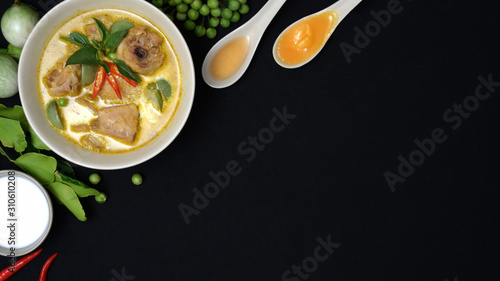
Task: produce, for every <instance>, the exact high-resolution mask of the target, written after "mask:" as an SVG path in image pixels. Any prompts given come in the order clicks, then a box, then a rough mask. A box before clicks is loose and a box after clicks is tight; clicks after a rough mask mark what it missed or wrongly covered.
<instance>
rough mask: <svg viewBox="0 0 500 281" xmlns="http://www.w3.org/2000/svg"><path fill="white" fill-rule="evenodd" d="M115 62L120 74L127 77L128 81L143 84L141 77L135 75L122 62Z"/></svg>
mask: <svg viewBox="0 0 500 281" xmlns="http://www.w3.org/2000/svg"><path fill="white" fill-rule="evenodd" d="M113 62H114V63H115V64H116V67H117V68H118V71H119V72H120V74H121V75H123V76H125V77H127V78H128V79H131V80H133V81H135V82H137V83H140V82H141V78H139V76H137V75H135V74H134V73H133V72H132V70H130V68H129V67H128V66H127V65H126V64H125V63H124V62H123V61H121V60H113Z"/></svg>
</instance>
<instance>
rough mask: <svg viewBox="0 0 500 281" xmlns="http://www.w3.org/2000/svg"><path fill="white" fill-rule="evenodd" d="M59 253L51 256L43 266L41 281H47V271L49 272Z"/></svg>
mask: <svg viewBox="0 0 500 281" xmlns="http://www.w3.org/2000/svg"><path fill="white" fill-rule="evenodd" d="M56 256H57V253H55V254H53V255H52V256H50V257H49V258H48V259H47V261H45V263H44V264H43V267H42V271H40V281H46V280H47V271H49V267H50V264H51V263H52V261H54V259H55V258H56Z"/></svg>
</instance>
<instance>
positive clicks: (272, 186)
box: [0, 0, 500, 281]
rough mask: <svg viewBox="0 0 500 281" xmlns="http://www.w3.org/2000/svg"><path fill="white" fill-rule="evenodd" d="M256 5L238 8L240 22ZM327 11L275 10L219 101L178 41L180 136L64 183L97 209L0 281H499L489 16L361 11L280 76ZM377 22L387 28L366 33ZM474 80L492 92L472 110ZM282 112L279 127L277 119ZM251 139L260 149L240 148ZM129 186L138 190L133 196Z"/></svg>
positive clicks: (426, 6) (471, 5) (494, 52)
mask: <svg viewBox="0 0 500 281" xmlns="http://www.w3.org/2000/svg"><path fill="white" fill-rule="evenodd" d="M7 2H9V1H3V2H2V4H1V7H2V9H1V11H2V13H3V11H5V9H6V8H7V7H8V5H9V3H7ZM26 2H27V3H30V4H32V5H34V6H35V7H37V8H39V9H40V10H42V11H43V10H44V8H43V7H44V6H46V5H49V4H50V3H51V1H47V0H40V1H35V0H32V1H26ZM55 2H58V1H55ZM265 2H266V1H252V0H249V1H248V3H249V4H250V8H251V12H250V14H248V15H246V16H242V20H241V21H240V22H245V21H246V20H248V19H249V18H250V17H251V15H253V14H254V13H255V12H256V11H258V10H259V9H260V8H261V7H262V6H263V5H264V3H265ZM332 3H333V1H287V3H285V5H284V6H283V7H282V9H281V11H280V12H279V13H278V14H277V15H276V17H275V19H274V20H273V21H272V22H271V24H270V25H269V27H268V29H267V31H266V33H265V34H264V37H263V38H262V41H261V43H260V45H259V49H258V50H257V52H256V56H255V57H254V60H253V61H252V63H251V65H250V67H249V69H248V71H247V73H246V74H245V75H244V76H243V77H242V79H241V80H240V81H238V82H237V83H236V84H234V85H233V86H231V87H229V88H226V89H221V90H216V89H212V88H210V87H209V86H207V85H206V84H205V83H204V81H203V79H202V78H201V73H200V70H201V65H202V62H203V59H204V56H205V54H206V53H207V52H208V50H209V49H210V47H211V46H212V45H213V44H214V43H215V42H216V40H209V39H207V38H204V39H199V38H196V37H195V36H194V35H193V33H192V32H187V31H184V30H183V29H182V27H181V30H182V32H183V34H184V35H185V38H186V41H187V42H188V44H189V46H190V48H191V51H192V55H193V59H194V64H195V68H196V75H197V77H196V82H197V86H196V94H195V101H194V106H193V109H192V113H191V115H190V117H189V120H188V122H187V124H186V126H185V128H184V129H183V131H182V132H181V133H180V135H179V136H178V137H177V139H176V140H175V141H174V142H173V143H172V144H171V145H170V146H169V147H168V148H167V149H166V150H165V151H163V152H162V153H161V154H159V155H158V156H157V157H155V158H154V159H152V160H150V161H148V162H146V163H144V164H141V165H139V166H136V167H133V168H129V169H124V170H117V171H94V170H91V169H86V168H82V167H78V166H75V167H74V168H75V170H76V172H77V175H78V177H79V178H80V179H83V180H87V179H88V176H89V175H90V174H91V173H94V172H98V173H99V174H101V176H102V182H101V184H99V188H100V189H101V190H103V191H105V192H106V193H107V194H108V196H109V200H108V202H106V203H105V204H103V205H99V204H97V203H96V202H94V200H93V199H83V200H82V202H83V205H84V208H85V210H86V211H87V216H88V221H86V222H79V221H78V220H77V219H76V218H75V217H74V216H73V215H72V214H71V213H70V212H69V211H67V210H66V209H65V208H64V207H63V206H60V205H57V204H55V205H54V207H55V217H54V224H53V228H52V231H51V233H50V234H49V236H48V238H47V240H46V241H45V242H44V244H43V248H44V250H43V252H42V254H41V256H40V257H38V258H37V259H36V260H34V261H33V262H32V263H31V264H29V265H28V266H26V267H25V268H24V269H22V271H20V272H19V273H16V275H15V276H14V277H12V278H11V279H10V280H37V278H38V274H39V271H40V269H41V266H42V264H43V262H44V260H45V259H46V258H48V257H49V256H50V255H51V254H52V253H54V252H59V256H58V257H57V258H56V260H55V261H54V263H53V265H52V268H51V269H50V275H49V280H73V281H78V280H106V281H107V280H179V281H181V280H182V281H184V280H185V281H195V280H228V281H229V280H231V281H234V280H252V281H256V280H294V281H297V280H306V279H307V280H321V281H326V280H338V281H366V280H381V281H382V280H383V281H388V280H394V281H396V280H415V281H421V280H427V281H431V280H434V281H443V280H445V279H447V280H449V281H451V280H498V277H499V273H498V270H497V269H498V262H499V258H498V253H499V250H500V249H499V242H498V234H499V231H498V214H499V212H498V195H499V192H498V186H499V184H498V169H499V168H500V167H499V164H498V163H499V162H498V158H499V157H500V151H499V145H498V144H499V143H500V134H499V130H498V128H499V126H498V120H499V114H498V106H499V105H500V99H499V97H498V93H500V86H499V85H500V84H499V83H500V68H499V65H500V64H499V63H500V59H499V56H498V50H499V45H498V42H499V40H498V30H499V27H500V21H499V17H498V10H499V4H498V2H495V1H485V0H482V1H474V2H471V1H409V0H402V1H400V2H398V1H394V0H377V1H363V2H362V3H361V4H360V5H359V6H358V7H356V8H355V9H354V10H353V12H352V13H351V14H350V15H349V16H348V17H347V18H346V19H345V20H344V21H343V22H342V23H341V25H340V26H339V27H338V28H337V30H336V31H335V33H334V35H333V37H332V38H331V39H330V40H329V42H328V43H327V45H326V46H325V48H324V49H323V51H322V52H321V53H320V54H319V55H318V56H317V57H316V59H315V60H314V61H312V62H311V63H309V64H308V65H306V66H304V67H302V68H299V69H295V70H287V69H283V68H281V67H279V66H278V65H277V64H276V63H275V62H274V60H273V58H272V55H271V48H272V45H273V43H274V40H275V39H276V37H277V36H278V34H279V33H280V32H281V31H282V30H283V29H284V28H285V27H286V26H288V25H289V24H290V23H292V22H294V21H295V20H297V19H299V18H301V17H303V16H305V15H307V14H309V13H312V12H315V11H318V10H320V9H322V8H324V7H326V6H328V5H330V4H332ZM398 3H399V5H398ZM388 5H396V6H397V11H399V12H398V13H395V14H392V16H391V19H390V22H388V23H387V24H384V25H386V26H381V25H378V24H376V21H375V19H374V16H373V13H379V11H381V10H387V7H388ZM391 7H392V6H391ZM367 25H368V27H369V28H373V29H371V31H369V32H373V33H372V35H374V36H373V37H371V38H370V39H369V40H370V41H369V42H365V44H364V45H365V46H362V45H363V44H362V43H363V42H361V41H359V42H357V43H358V47H359V48H358V49H357V50H356V52H357V53H354V54H352V55H351V56H350V59H351V62H350V63H348V62H347V59H346V56H345V55H344V54H343V52H342V48H341V45H343V46H347V45H350V46H356V45H355V40H356V39H359V38H358V36H357V35H356V34H357V30H358V29H361V30H364V29H365V27H366V26H367ZM377 26H379V27H380V29H376V27H377ZM233 29H234V27H230V28H229V29H228V31H230V30H233ZM377 31H378V32H377ZM226 32H227V31H224V32H221V33H220V34H219V35H218V36H217V39H220V38H221V37H222V35H223V34H224V33H226ZM6 46H7V43H6V42H5V41H2V45H1V47H6ZM478 77H483V78H484V79H486V80H488V79H489V80H492V81H494V82H493V83H489V84H493V85H490V86H491V87H490V89H489V90H490V91H491V94H490V95H489V97H485V96H482V98H483V100H479V99H477V98H476V99H475V98H474V95H475V92H476V88H477V87H478V85H481V82H480V79H478ZM497 81H498V82H497ZM483 84H484V83H483ZM486 84H488V83H486ZM487 89H488V87H482V89H480V92H479V93H480V94H482V95H487V91H486V90H487ZM476 100H477V101H479V102H478V103H477V108H475V106H476V104H475V101H476ZM464 101H465V103H467V104H466V105H465V106H463V107H462V108H463V109H462V110H463V112H462V113H460V109H459V108H458V107H455V108H454V106H455V104H456V106H459V105H461V104H463V103H464ZM0 102H1V103H4V104H7V105H14V104H19V103H20V101H19V98H18V96H15V97H13V98H10V99H7V100H1V101H0ZM467 108H469V109H470V110H467ZM448 110H451V111H448ZM283 111H286V112H287V114H288V118H285V117H281V118H282V119H286V120H285V121H284V123H283V121H281V119H279V118H275V117H274V116H281V115H283ZM292 117H293V118H292ZM458 120H460V121H458ZM459 122H460V123H459ZM282 124H285V125H283V126H282ZM269 128H274V129H275V131H279V132H273V133H272V137H271V135H270V133H269V132H271V130H269ZM433 132H434V133H433ZM259 134H260V138H261V140H264V142H268V143H266V144H263V143H262V141H259V143H258V144H253V145H252V144H251V142H252V141H251V139H252V138H253V137H254V136H257V138H259ZM433 136H434V138H435V139H434V140H433V143H435V145H434V148H433V145H431V144H430V142H429V141H426V140H427V139H431V138H432V137H433ZM249 138H250V139H249ZM271 139H272V140H271ZM416 142H417V143H422V142H423V143H425V145H426V146H425V148H424V150H426V149H427V155H426V154H425V153H423V152H420V153H419V152H415V151H417V149H419V146H418V145H417V144H416ZM437 142H441V143H437ZM420 150H422V149H420ZM410 154H411V155H412V157H414V159H413V160H414V162H416V164H420V165H415V166H416V167H415V168H414V171H413V172H411V169H410V170H408V167H406V169H407V170H403V171H402V172H403V175H400V176H402V177H401V178H400V180H401V179H403V178H404V180H405V181H404V182H402V183H401V182H398V183H395V184H394V189H391V187H390V185H389V184H388V182H387V180H386V178H385V175H387V173H388V172H390V173H392V176H393V178H394V177H395V176H396V175H399V172H398V165H400V161H401V160H400V159H401V158H404V159H405V160H408V159H409V156H410ZM400 155H401V157H399V156H400ZM419 156H424V157H425V159H424V158H422V157H420V159H419ZM398 157H399V159H398ZM405 160H403V161H405ZM419 162H423V163H419ZM0 164H1V169H11V168H15V166H13V165H12V164H11V163H8V162H7V161H6V159H5V158H1V161H0ZM228 165H229V167H227V166H228ZM227 170H230V171H232V173H233V174H234V176H231V177H230V178H229V180H226V181H227V182H228V183H227V186H226V187H225V188H219V189H220V192H219V194H218V195H217V196H215V198H213V199H209V203H208V205H207V206H206V207H204V209H202V210H199V213H198V215H192V216H190V217H189V220H190V223H189V224H186V222H185V219H184V218H183V216H182V214H181V212H180V210H179V205H180V204H186V205H189V206H191V207H193V202H192V201H193V198H194V197H195V192H194V191H193V189H194V188H196V189H197V190H200V191H203V188H204V186H206V185H207V184H210V183H213V182H215V181H214V180H213V179H212V176H211V173H214V174H219V176H220V177H222V174H221V173H220V171H227ZM137 172H139V173H141V174H142V175H143V176H144V183H143V184H142V185H141V186H134V185H133V184H132V182H131V180H130V178H131V176H132V174H134V173H137ZM409 174H411V175H409ZM220 185H226V184H225V183H221V184H220ZM211 186H212V187H213V186H214V185H213V184H212V185H211ZM198 204H203V202H202V201H199V202H198ZM205 204H207V203H206V202H205ZM198 207H203V206H198ZM0 225H1V223H0ZM328 242H331V243H333V244H331V245H330V246H329V247H330V248H328V247H327V248H322V247H323V246H321V245H324V244H328ZM329 251H332V252H331V253H330V252H329ZM315 253H316V258H314V257H315ZM310 257H313V258H310ZM315 260H316V261H315ZM317 260H323V261H317ZM303 262H305V264H303ZM0 264H3V265H4V267H7V265H8V264H7V261H6V259H5V261H4V262H3V263H0ZM294 265H295V266H294ZM298 266H300V269H299V268H298ZM304 266H305V269H304ZM288 270H290V273H288V272H287V271H288ZM307 270H308V271H309V272H307ZM292 271H295V273H292ZM115 275H118V276H119V277H117V276H115ZM113 278H114V279H113Z"/></svg>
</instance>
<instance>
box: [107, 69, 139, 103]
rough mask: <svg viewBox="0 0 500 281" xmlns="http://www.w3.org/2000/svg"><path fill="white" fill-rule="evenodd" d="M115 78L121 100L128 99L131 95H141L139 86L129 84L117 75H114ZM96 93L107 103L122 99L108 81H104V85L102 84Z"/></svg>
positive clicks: (119, 101)
mask: <svg viewBox="0 0 500 281" xmlns="http://www.w3.org/2000/svg"><path fill="white" fill-rule="evenodd" d="M115 79H116V84H118V89H120V93H121V95H122V99H123V100H128V99H129V98H133V97H140V96H141V95H142V88H141V87H134V86H132V85H130V84H129V83H128V82H127V81H125V80H124V79H122V78H121V77H119V76H118V75H115ZM98 95H99V97H100V98H101V99H102V100H104V101H106V102H108V103H121V101H122V100H120V99H119V98H118V96H117V95H116V92H115V90H114V89H113V87H111V85H110V84H109V83H108V81H106V82H104V85H103V86H102V89H101V90H100V91H99V94H98Z"/></svg>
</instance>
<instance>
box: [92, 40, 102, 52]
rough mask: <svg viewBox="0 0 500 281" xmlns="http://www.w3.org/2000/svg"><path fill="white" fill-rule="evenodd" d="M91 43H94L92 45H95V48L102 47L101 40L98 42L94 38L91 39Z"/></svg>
mask: <svg viewBox="0 0 500 281" xmlns="http://www.w3.org/2000/svg"><path fill="white" fill-rule="evenodd" d="M92 44H93V45H94V47H95V48H97V49H99V50H100V49H102V44H101V42H99V41H97V40H95V39H92Z"/></svg>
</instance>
